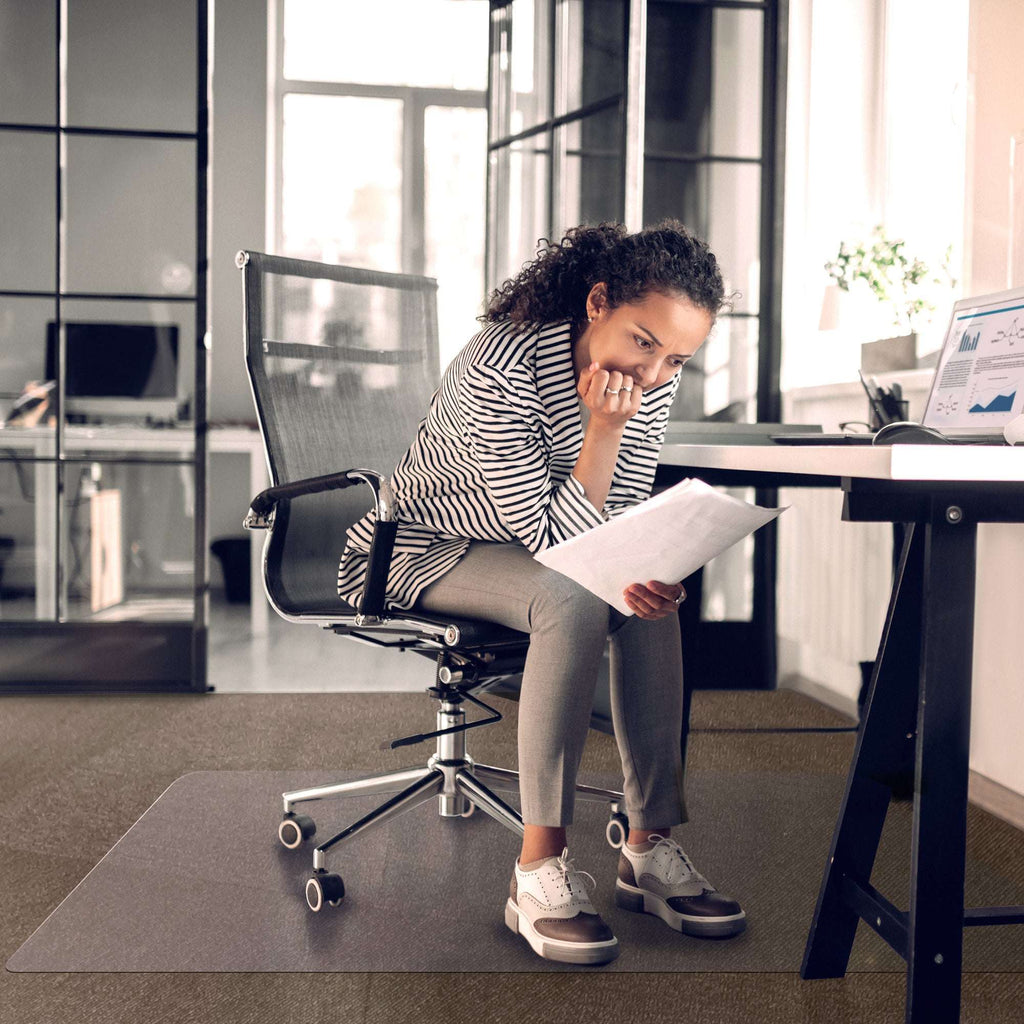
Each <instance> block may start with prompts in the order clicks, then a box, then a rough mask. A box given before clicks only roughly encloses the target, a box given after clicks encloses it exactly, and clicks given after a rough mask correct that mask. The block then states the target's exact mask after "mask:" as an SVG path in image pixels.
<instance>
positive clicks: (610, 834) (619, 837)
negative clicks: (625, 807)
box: [604, 811, 629, 850]
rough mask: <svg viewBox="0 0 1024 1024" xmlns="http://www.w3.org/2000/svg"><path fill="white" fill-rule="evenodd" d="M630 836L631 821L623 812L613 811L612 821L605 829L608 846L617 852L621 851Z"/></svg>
mask: <svg viewBox="0 0 1024 1024" xmlns="http://www.w3.org/2000/svg"><path fill="white" fill-rule="evenodd" d="M628 835H629V819H628V818H627V817H626V816H625V815H624V814H623V813H622V812H621V811H613V812H612V816H611V819H610V820H609V821H608V824H607V825H605V828H604V837H605V839H607V840H608V845H609V846H610V847H612V849H615V850H621V849H622V847H623V844H624V843H625V842H626V837H627V836H628Z"/></svg>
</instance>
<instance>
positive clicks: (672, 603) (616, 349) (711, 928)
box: [338, 221, 745, 963]
mask: <svg viewBox="0 0 1024 1024" xmlns="http://www.w3.org/2000/svg"><path fill="white" fill-rule="evenodd" d="M722 304H723V284H722V277H721V274H720V272H719V269H718V265H717V263H716V261H715V257H714V256H713V255H712V253H711V252H710V250H709V249H708V247H707V246H706V245H705V244H704V243H703V242H700V241H698V240H696V239H695V238H693V237H692V236H691V235H690V234H689V233H688V232H687V231H686V229H685V228H684V227H683V226H682V225H681V224H678V223H676V222H671V221H670V222H665V223H663V224H661V225H659V226H658V227H656V228H653V229H649V230H645V231H641V232H639V233H636V234H628V233H627V232H626V230H625V229H624V228H623V227H621V226H619V225H608V224H605V225H601V226H600V227H593V228H592V227H580V228H576V229H573V230H571V231H569V232H568V234H567V235H566V236H565V238H564V239H563V240H562V241H561V242H560V243H557V244H552V245H549V246H548V247H547V248H545V249H543V250H541V252H540V253H539V254H538V256H537V258H536V259H535V260H534V261H533V262H532V263H529V264H527V265H526V266H525V267H524V268H523V270H522V271H521V272H520V274H519V275H518V276H517V277H515V278H514V279H512V280H510V281H507V282H506V283H505V284H504V285H503V286H502V287H501V288H500V289H498V290H497V291H496V292H495V293H494V294H493V295H492V296H491V298H490V302H489V305H488V308H487V312H486V314H485V315H484V316H483V317H482V318H481V319H482V320H483V321H484V323H485V325H486V326H485V327H484V329H483V330H482V331H481V332H480V333H479V334H478V335H477V336H476V337H475V338H473V339H472V340H471V341H470V342H469V344H468V345H467V346H466V347H465V348H464V349H463V350H462V352H461V353H460V354H459V355H458V356H457V357H456V358H455V360H454V361H453V362H452V364H451V365H450V366H449V368H448V370H447V372H446V373H445V375H444V379H443V380H442V382H441V387H440V389H439V390H438V392H437V393H436V394H435V395H434V398H433V400H432V402H431V405H430V410H429V412H428V413H427V417H426V419H425V420H424V421H423V422H422V423H421V424H420V427H419V430H418V433H417V436H416V439H415V441H414V442H413V444H412V446H411V447H410V449H409V451H408V452H407V453H406V455H405V456H404V457H403V459H402V461H401V462H400V464H399V466H398V468H397V469H396V471H395V474H394V477H393V480H392V484H393V487H394V492H395V497H396V499H397V501H398V503H399V518H400V526H399V532H398V539H397V541H396V544H395V554H394V558H393V560H392V566H391V572H390V576H389V579H388V597H389V600H390V601H391V603H392V604H394V605H395V606H397V607H402V608H410V607H412V606H413V605H414V604H415V605H416V606H417V607H418V608H420V609H423V610H425V611H432V612H445V613H449V614H455V615H466V616H470V617H478V618H485V619H489V620H492V621H494V622H497V623H500V624H502V625H505V626H509V627H511V628H513V629H518V630H522V631H524V632H528V633H529V634H530V646H529V652H528V655H527V659H526V666H525V670H524V673H523V681H522V689H521V697H520V705H519V736H518V743H519V772H520V796H521V800H522V816H523V821H524V823H525V834H524V836H523V845H522V850H521V851H520V854H519V858H518V860H517V861H516V863H515V865H514V867H513V874H512V884H511V888H510V895H509V899H508V902H507V904H506V907H505V921H506V924H508V926H509V927H510V928H511V929H512V930H513V931H514V932H517V933H519V934H521V935H522V936H523V937H524V938H525V939H526V940H527V941H528V942H529V944H530V946H531V947H532V948H533V949H534V951H535V952H537V953H538V954H539V955H540V956H543V957H547V958H549V959H552V960H562V961H567V962H572V963H604V962H606V961H608V960H612V959H614V958H615V956H617V955H618V941H617V940H616V938H615V936H614V935H613V934H612V932H611V929H610V928H609V927H608V926H607V925H606V924H605V923H604V921H602V919H601V917H600V916H599V915H598V914H597V912H596V910H595V909H594V906H593V904H592V903H591V901H590V898H589V895H588V891H587V885H586V883H587V882H589V883H590V884H591V885H593V884H594V883H593V878H592V877H591V876H590V875H588V874H587V873H586V872H584V871H580V870H577V869H576V868H575V866H574V865H573V863H572V862H571V861H570V860H569V859H568V849H567V846H566V831H565V830H566V826H567V825H569V824H570V823H571V822H572V814H573V797H574V792H575V783H576V772H577V769H578V767H579V763H580V757H581V755H582V751H583V744H584V740H585V738H586V734H587V727H588V723H589V720H590V711H591V705H592V701H593V694H594V687H595V684H596V679H597V673H598V668H599V665H600V662H601V658H602V654H603V650H604V647H605V644H606V643H607V642H608V637H609V635H610V637H611V643H612V658H611V704H612V719H613V723H614V727H615V735H616V741H617V743H618V746H619V751H620V754H621V757H622V766H623V773H624V776H625V785H624V791H625V810H626V813H627V815H628V818H629V823H630V828H629V835H628V837H627V842H626V844H625V845H624V846H623V849H622V853H621V856H620V859H619V871H618V876H619V877H618V879H617V880H616V882H615V890H616V902H617V903H618V904H619V906H622V907H626V908H627V909H630V910H638V911H646V912H647V913H652V914H655V915H657V916H658V917H660V918H662V919H663V920H664V921H665V922H666V923H668V924H669V925H670V926H672V927H674V928H676V929H678V930H680V931H683V932H686V933H688V934H693V935H713V936H723V935H731V934H735V933H736V932H739V931H742V929H743V927H744V924H745V916H744V912H743V910H742V909H741V908H740V906H739V904H738V903H736V902H735V901H734V900H731V899H729V898H727V897H725V896H723V895H721V894H719V893H718V892H717V891H716V890H715V889H714V887H713V886H711V885H710V883H708V881H707V880H706V879H705V878H704V877H703V876H702V875H700V874H699V873H698V872H697V871H696V870H695V869H694V868H693V865H692V864H691V863H690V861H689V860H688V858H687V857H686V855H685V854H684V853H683V851H682V849H681V848H680V847H679V845H678V844H677V843H676V842H675V841H674V840H672V839H671V836H670V831H671V828H672V826H673V825H677V824H681V823H682V822H684V821H685V820H686V810H685V805H684V800H683V766H682V764H681V757H680V743H679V730H680V722H681V720H682V701H683V679H682V657H681V650H680V638H679V619H678V615H677V611H678V606H679V603H680V601H681V600H682V599H683V597H684V596H685V595H684V593H683V588H682V586H681V585H680V584H679V583H675V582H664V581H658V580H648V581H637V582H636V583H634V584H632V585H631V586H630V587H628V588H627V589H626V591H625V601H626V603H627V605H628V606H629V608H630V609H631V610H632V611H633V612H634V615H632V616H629V617H626V616H623V615H622V614H621V613H619V612H617V611H615V610H613V609H612V608H611V607H610V606H609V605H608V604H606V603H605V602H604V601H602V600H600V598H598V597H596V596H594V595H593V594H591V593H590V592H589V591H587V590H585V589H584V588H582V587H580V586H579V585H578V584H576V583H574V582H573V581H571V580H569V579H568V578H566V577H564V576H562V575H561V574H559V573H557V572H554V571H553V570H550V569H547V568H545V567H544V566H542V565H541V564H540V563H539V562H537V561H535V560H534V559H533V557H532V555H533V553H535V552H538V551H542V550H544V549H545V548H547V547H549V546H550V545H552V544H556V543H558V542H559V541H562V540H565V539H566V538H568V537H572V536H574V535H576V534H578V533H581V532H583V531H584V530H588V529H590V528H591V527H593V526H596V525H598V524H599V523H601V522H603V521H604V520H605V519H606V518H607V517H609V516H613V515H616V514H617V513H619V512H622V511H624V510H625V509H627V508H629V507H630V506H632V505H635V504H636V503H637V502H640V501H643V500H644V499H645V498H647V497H648V496H649V495H650V491H651V485H652V483H653V481H654V471H655V467H656V465H657V460H658V452H659V450H660V448H661V445H662V442H663V440H664V437H665V426H666V423H667V422H668V415H669V407H670V406H671V404H672V399H673V397H674V395H675V393H676V389H677V386H678V384H679V371H680V368H681V367H682V366H683V365H684V364H685V363H686V361H687V360H688V359H690V358H691V357H692V356H693V354H694V353H695V352H696V351H697V349H698V348H699V347H700V345H701V344H702V343H703V341H704V339H705V338H706V337H707V334H708V331H709V330H710V329H711V326H712V324H713V323H714V319H715V316H716V314H717V313H718V311H719V310H720V308H721V306H722ZM372 528H373V520H372V517H367V518H365V519H364V520H362V521H361V522H360V523H358V524H356V526H354V527H353V528H352V529H351V530H350V531H349V544H348V546H347V547H346V549H345V553H344V555H343V556H342V561H341V566H340V569H339V586H338V589H339V593H340V595H341V597H342V598H343V599H344V600H346V601H348V602H350V603H352V604H355V603H356V601H357V600H358V595H359V591H360V589H361V587H362V582H363V577H364V574H365V570H366V553H367V551H368V550H369V543H370V536H371V531H372ZM628 554H629V553H628V552H623V557H628Z"/></svg>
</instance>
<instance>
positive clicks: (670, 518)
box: [534, 480, 784, 615]
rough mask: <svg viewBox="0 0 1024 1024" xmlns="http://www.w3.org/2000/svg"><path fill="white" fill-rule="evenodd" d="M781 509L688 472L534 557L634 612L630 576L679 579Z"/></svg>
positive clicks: (640, 580)
mask: <svg viewBox="0 0 1024 1024" xmlns="http://www.w3.org/2000/svg"><path fill="white" fill-rule="evenodd" d="M783 511H784V509H781V508H761V507H760V506H758V505H750V504H748V503H747V502H745V501H740V500H739V499H738V498H733V497H731V496H730V495H727V494H722V493H721V492H719V491H716V490H715V489H714V488H713V487H710V486H709V485H708V484H706V483H704V481H703V480H684V481H683V482H682V483H679V484H676V485H675V486H674V487H670V488H668V489H667V490H665V491H662V492H661V493H660V494H657V495H655V496H654V497H653V498H649V499H648V500H647V501H644V502H641V503H640V504H639V505H636V506H634V507H633V508H631V509H629V510H628V511H626V512H623V513H622V514H621V515H619V516H616V517H615V518H614V519H610V520H609V521H608V522H606V523H602V524H601V525H600V526H595V527H594V528H593V529H592V530H588V531H587V532H586V533H581V534H580V535H579V536H577V537H572V538H570V539H569V540H566V541H562V543H561V544H556V545H554V547H550V548H548V549H547V550H546V551H541V552H540V553H539V554H536V555H534V558H536V559H537V561H538V562H540V563H542V564H543V565H546V566H548V567H549V568H551V569H555V570H557V571H558V572H560V573H562V574H563V575H564V576H568V577H569V578H570V579H573V580H575V581H576V582H577V583H579V584H580V585H581V586H584V587H586V588H587V590H589V591H591V592H592V593H594V594H597V596H598V597H600V598H603V599H604V600H605V601H607V602H608V604H610V605H611V606H612V607H613V608H617V609H618V610H619V611H620V612H622V613H623V614H624V615H631V614H632V612H631V611H630V609H629V607H628V605H627V604H626V602H625V600H624V599H623V596H622V592H623V591H624V590H625V589H626V587H628V586H629V585H630V584H631V583H647V582H648V580H660V581H662V582H664V583H676V582H678V581H679V580H682V579H684V578H685V577H687V576H689V575H690V573H692V572H695V571H696V570H697V569H699V568H700V567H701V566H702V565H704V564H705V563H707V562H709V561H710V560H711V559H712V558H714V557H715V556H716V555H720V554H721V553H722V552H723V551H725V550H726V548H729V547H732V545H733V544H735V543H736V542H737V541H738V540H741V539H742V538H744V537H746V536H747V534H750V533H753V532H754V531H755V530H756V529H758V528H759V527H761V526H764V525H765V523H769V522H771V521H772V520H773V519H774V518H775V517H776V516H778V515H779V514H780V513H781V512H783Z"/></svg>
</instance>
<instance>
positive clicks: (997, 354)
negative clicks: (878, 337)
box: [772, 287, 1024, 444]
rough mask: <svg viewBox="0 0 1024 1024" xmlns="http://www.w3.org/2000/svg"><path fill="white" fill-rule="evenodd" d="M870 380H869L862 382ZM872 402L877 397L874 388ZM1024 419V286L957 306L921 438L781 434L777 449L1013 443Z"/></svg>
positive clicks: (910, 433)
mask: <svg viewBox="0 0 1024 1024" xmlns="http://www.w3.org/2000/svg"><path fill="white" fill-rule="evenodd" d="M861 379H862V381H863V378H861ZM865 388H866V389H867V390H868V399H869V401H872V402H873V401H874V396H872V394H871V390H870V388H869V387H868V385H867V384H865ZM1022 413H1024V287H1022V288H1014V289H1011V290H1010V291H1005V292H996V293H994V294H992V295H981V296H978V297H975V298H967V299H960V300H959V301H958V302H956V303H955V304H954V305H953V311H952V313H951V315H950V319H949V326H948V327H947V328H946V336H945V340H944V342H943V345H942V350H941V351H940V353H939V358H938V362H937V364H936V366H935V373H934V375H933V377H932V386H931V391H930V392H929V394H928V401H927V403H926V404H925V410H924V416H923V417H922V419H921V423H920V426H921V427H924V428H926V429H925V430H919V431H918V436H914V426H915V425H913V424H908V425H907V427H906V429H905V430H904V431H901V430H899V429H897V428H891V429H887V428H886V427H882V428H881V430H880V431H878V432H877V433H868V432H865V433H856V434H855V433H844V434H824V433H810V434H774V435H772V440H773V441H775V442H776V443H777V444H873V443H874V442H875V440H876V438H877V440H878V442H879V443H892V442H893V441H910V442H913V441H931V442H933V443H934V442H938V443H943V442H948V443H952V444H1005V443H1006V441H1005V438H1004V437H1003V427H1005V426H1006V424H1008V423H1009V422H1011V421H1012V420H1014V419H1016V418H1017V417H1018V416H1020V415H1021V414H1022Z"/></svg>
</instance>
